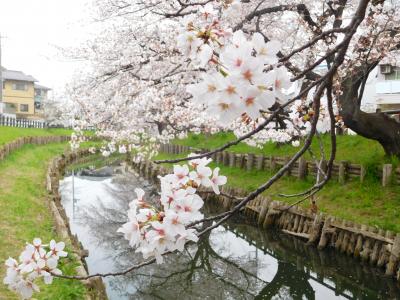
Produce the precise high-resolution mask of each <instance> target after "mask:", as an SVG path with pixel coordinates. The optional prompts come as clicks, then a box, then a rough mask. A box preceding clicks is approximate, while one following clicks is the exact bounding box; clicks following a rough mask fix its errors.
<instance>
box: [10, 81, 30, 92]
mask: <svg viewBox="0 0 400 300" xmlns="http://www.w3.org/2000/svg"><path fill="white" fill-rule="evenodd" d="M27 89H28V85H27V84H26V83H24V82H16V83H13V90H15V91H26V90H27Z"/></svg>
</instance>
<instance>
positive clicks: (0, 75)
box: [0, 33, 4, 115]
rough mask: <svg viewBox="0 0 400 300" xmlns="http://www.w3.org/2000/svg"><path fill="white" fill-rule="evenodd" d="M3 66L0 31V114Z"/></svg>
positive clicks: (0, 110)
mask: <svg viewBox="0 0 400 300" xmlns="http://www.w3.org/2000/svg"><path fill="white" fill-rule="evenodd" d="M3 109H4V108H3V67H2V65H1V33H0V115H1V114H2V113H3Z"/></svg>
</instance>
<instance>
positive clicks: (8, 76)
mask: <svg viewBox="0 0 400 300" xmlns="http://www.w3.org/2000/svg"><path fill="white" fill-rule="evenodd" d="M2 75H3V80H16V81H29V82H35V81H37V80H36V79H35V78H34V77H33V76H31V75H26V74H25V73H24V72H21V71H14V70H7V69H4V68H3V67H2Z"/></svg>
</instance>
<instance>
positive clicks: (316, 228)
mask: <svg viewBox="0 0 400 300" xmlns="http://www.w3.org/2000/svg"><path fill="white" fill-rule="evenodd" d="M323 220H324V215H323V214H321V213H319V214H318V215H316V216H315V218H314V222H313V224H312V229H311V232H310V238H309V239H308V242H307V244H308V245H313V244H315V243H316V242H317V241H318V238H319V237H320V235H321V228H322V222H323Z"/></svg>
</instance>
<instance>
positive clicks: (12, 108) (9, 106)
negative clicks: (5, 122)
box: [4, 102, 17, 114]
mask: <svg viewBox="0 0 400 300" xmlns="http://www.w3.org/2000/svg"><path fill="white" fill-rule="evenodd" d="M16 110H17V106H16V105H15V104H14V103H7V102H5V103H4V112H5V113H8V114H13V113H15V112H16Z"/></svg>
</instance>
